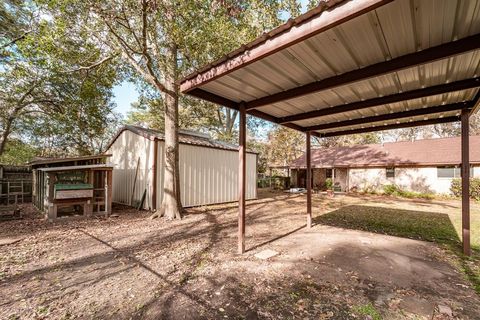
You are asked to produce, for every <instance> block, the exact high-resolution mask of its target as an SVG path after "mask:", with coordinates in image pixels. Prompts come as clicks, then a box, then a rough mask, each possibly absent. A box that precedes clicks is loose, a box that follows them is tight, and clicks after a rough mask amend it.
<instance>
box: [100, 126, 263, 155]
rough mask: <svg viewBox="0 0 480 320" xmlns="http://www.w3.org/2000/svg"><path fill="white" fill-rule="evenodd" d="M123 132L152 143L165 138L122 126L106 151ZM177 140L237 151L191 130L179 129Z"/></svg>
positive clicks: (157, 133)
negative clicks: (138, 136)
mask: <svg viewBox="0 0 480 320" xmlns="http://www.w3.org/2000/svg"><path fill="white" fill-rule="evenodd" d="M125 130H128V131H131V132H133V133H135V134H138V135H140V136H142V137H144V138H147V139H149V140H152V141H153V140H155V139H158V140H165V136H164V134H163V132H160V131H158V130H154V129H150V128H144V127H140V126H133V125H126V126H123V127H122V128H121V129H120V130H119V131H118V132H117V134H116V135H115V136H114V137H113V138H112V140H111V141H110V143H109V144H108V145H107V148H106V149H107V150H108V149H109V148H110V147H111V146H112V144H113V143H114V142H115V141H116V140H117V138H118V137H119V136H120V135H121V134H122V132H123V131H125ZM178 140H179V142H180V143H182V144H189V145H195V146H201V147H207V148H214V149H222V150H231V151H238V146H237V145H234V144H230V143H227V142H223V141H219V140H214V139H212V138H211V137H210V136H209V135H208V134H205V133H201V132H195V131H191V130H185V129H180V130H179V134H178ZM249 153H255V152H252V151H249Z"/></svg>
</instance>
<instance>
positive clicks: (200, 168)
mask: <svg viewBox="0 0 480 320" xmlns="http://www.w3.org/2000/svg"><path fill="white" fill-rule="evenodd" d="M157 143H158V149H157V152H158V153H157V157H158V160H157V161H158V164H157V207H160V205H161V203H162V200H163V182H164V170H163V168H164V164H165V155H164V148H165V143H164V141H161V140H159V141H157ZM107 152H108V153H111V154H112V157H111V159H110V161H111V162H112V165H113V166H114V170H113V201H114V202H117V203H122V204H126V205H130V199H131V195H132V190H133V181H134V179H135V169H136V166H137V161H138V159H139V158H140V166H139V170H138V176H137V182H136V185H135V193H134V197H133V199H134V200H133V203H134V204H135V203H136V202H138V201H140V200H141V197H142V194H143V191H144V190H147V196H146V199H145V203H144V206H143V208H144V209H151V208H152V195H153V162H154V154H153V153H154V142H153V141H151V140H149V139H147V138H144V137H142V136H139V135H137V134H135V133H133V132H131V131H128V130H125V131H123V132H122V133H121V134H120V136H119V137H118V138H117V140H116V141H115V142H114V143H113V144H112V146H111V147H110V148H109V149H108V150H107ZM179 162H180V187H181V190H180V193H181V198H182V204H183V206H184V207H192V206H198V205H207V204H214V203H224V202H231V201H236V200H237V199H238V152H236V151H231V150H221V149H214V148H208V147H201V146H193V145H187V144H181V145H180V150H179ZM256 172H257V155H256V154H252V153H247V190H246V197H247V199H255V198H256V197H257V188H256V179H257V174H256Z"/></svg>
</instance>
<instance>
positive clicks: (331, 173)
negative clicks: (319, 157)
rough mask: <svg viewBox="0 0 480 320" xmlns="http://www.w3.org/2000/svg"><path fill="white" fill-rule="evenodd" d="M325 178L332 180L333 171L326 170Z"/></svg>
mask: <svg viewBox="0 0 480 320" xmlns="http://www.w3.org/2000/svg"><path fill="white" fill-rule="evenodd" d="M325 175H326V178H330V179H331V178H332V176H333V170H332V169H327V170H326V172H325Z"/></svg>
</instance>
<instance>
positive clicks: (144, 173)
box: [107, 130, 154, 209]
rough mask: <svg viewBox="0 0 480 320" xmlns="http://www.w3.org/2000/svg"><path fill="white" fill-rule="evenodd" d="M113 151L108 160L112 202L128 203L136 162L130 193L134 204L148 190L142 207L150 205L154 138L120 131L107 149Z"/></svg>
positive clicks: (145, 207)
mask: <svg viewBox="0 0 480 320" xmlns="http://www.w3.org/2000/svg"><path fill="white" fill-rule="evenodd" d="M107 153H110V154H112V157H111V158H110V161H111V162H112V164H113V166H114V170H113V201H114V202H118V203H122V204H127V205H130V201H131V197H132V191H133V184H134V181H135V172H136V168H137V162H138V159H140V161H139V166H138V174H137V180H136V183H135V191H134V196H133V204H135V203H138V201H140V200H141V198H142V195H143V192H144V191H145V190H147V194H146V197H145V202H144V205H143V208H144V209H149V208H150V207H151V205H152V201H151V199H152V194H153V193H152V191H153V190H152V189H153V188H152V186H153V185H152V178H153V175H152V173H151V172H152V169H153V161H154V159H153V141H151V140H149V139H145V138H144V137H141V136H139V135H137V134H135V133H133V132H131V131H128V130H125V131H123V132H122V133H121V134H120V136H119V137H118V139H117V140H116V141H115V143H113V144H112V146H111V147H110V148H109V149H108V150H107Z"/></svg>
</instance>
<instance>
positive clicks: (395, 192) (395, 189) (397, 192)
mask: <svg viewBox="0 0 480 320" xmlns="http://www.w3.org/2000/svg"><path fill="white" fill-rule="evenodd" d="M383 193H384V194H386V195H389V196H396V197H403V198H409V199H415V198H420V199H428V200H430V199H433V198H434V195H433V194H431V193H422V192H415V191H408V190H402V189H400V187H399V186H396V185H394V184H387V185H385V186H383Z"/></svg>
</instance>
